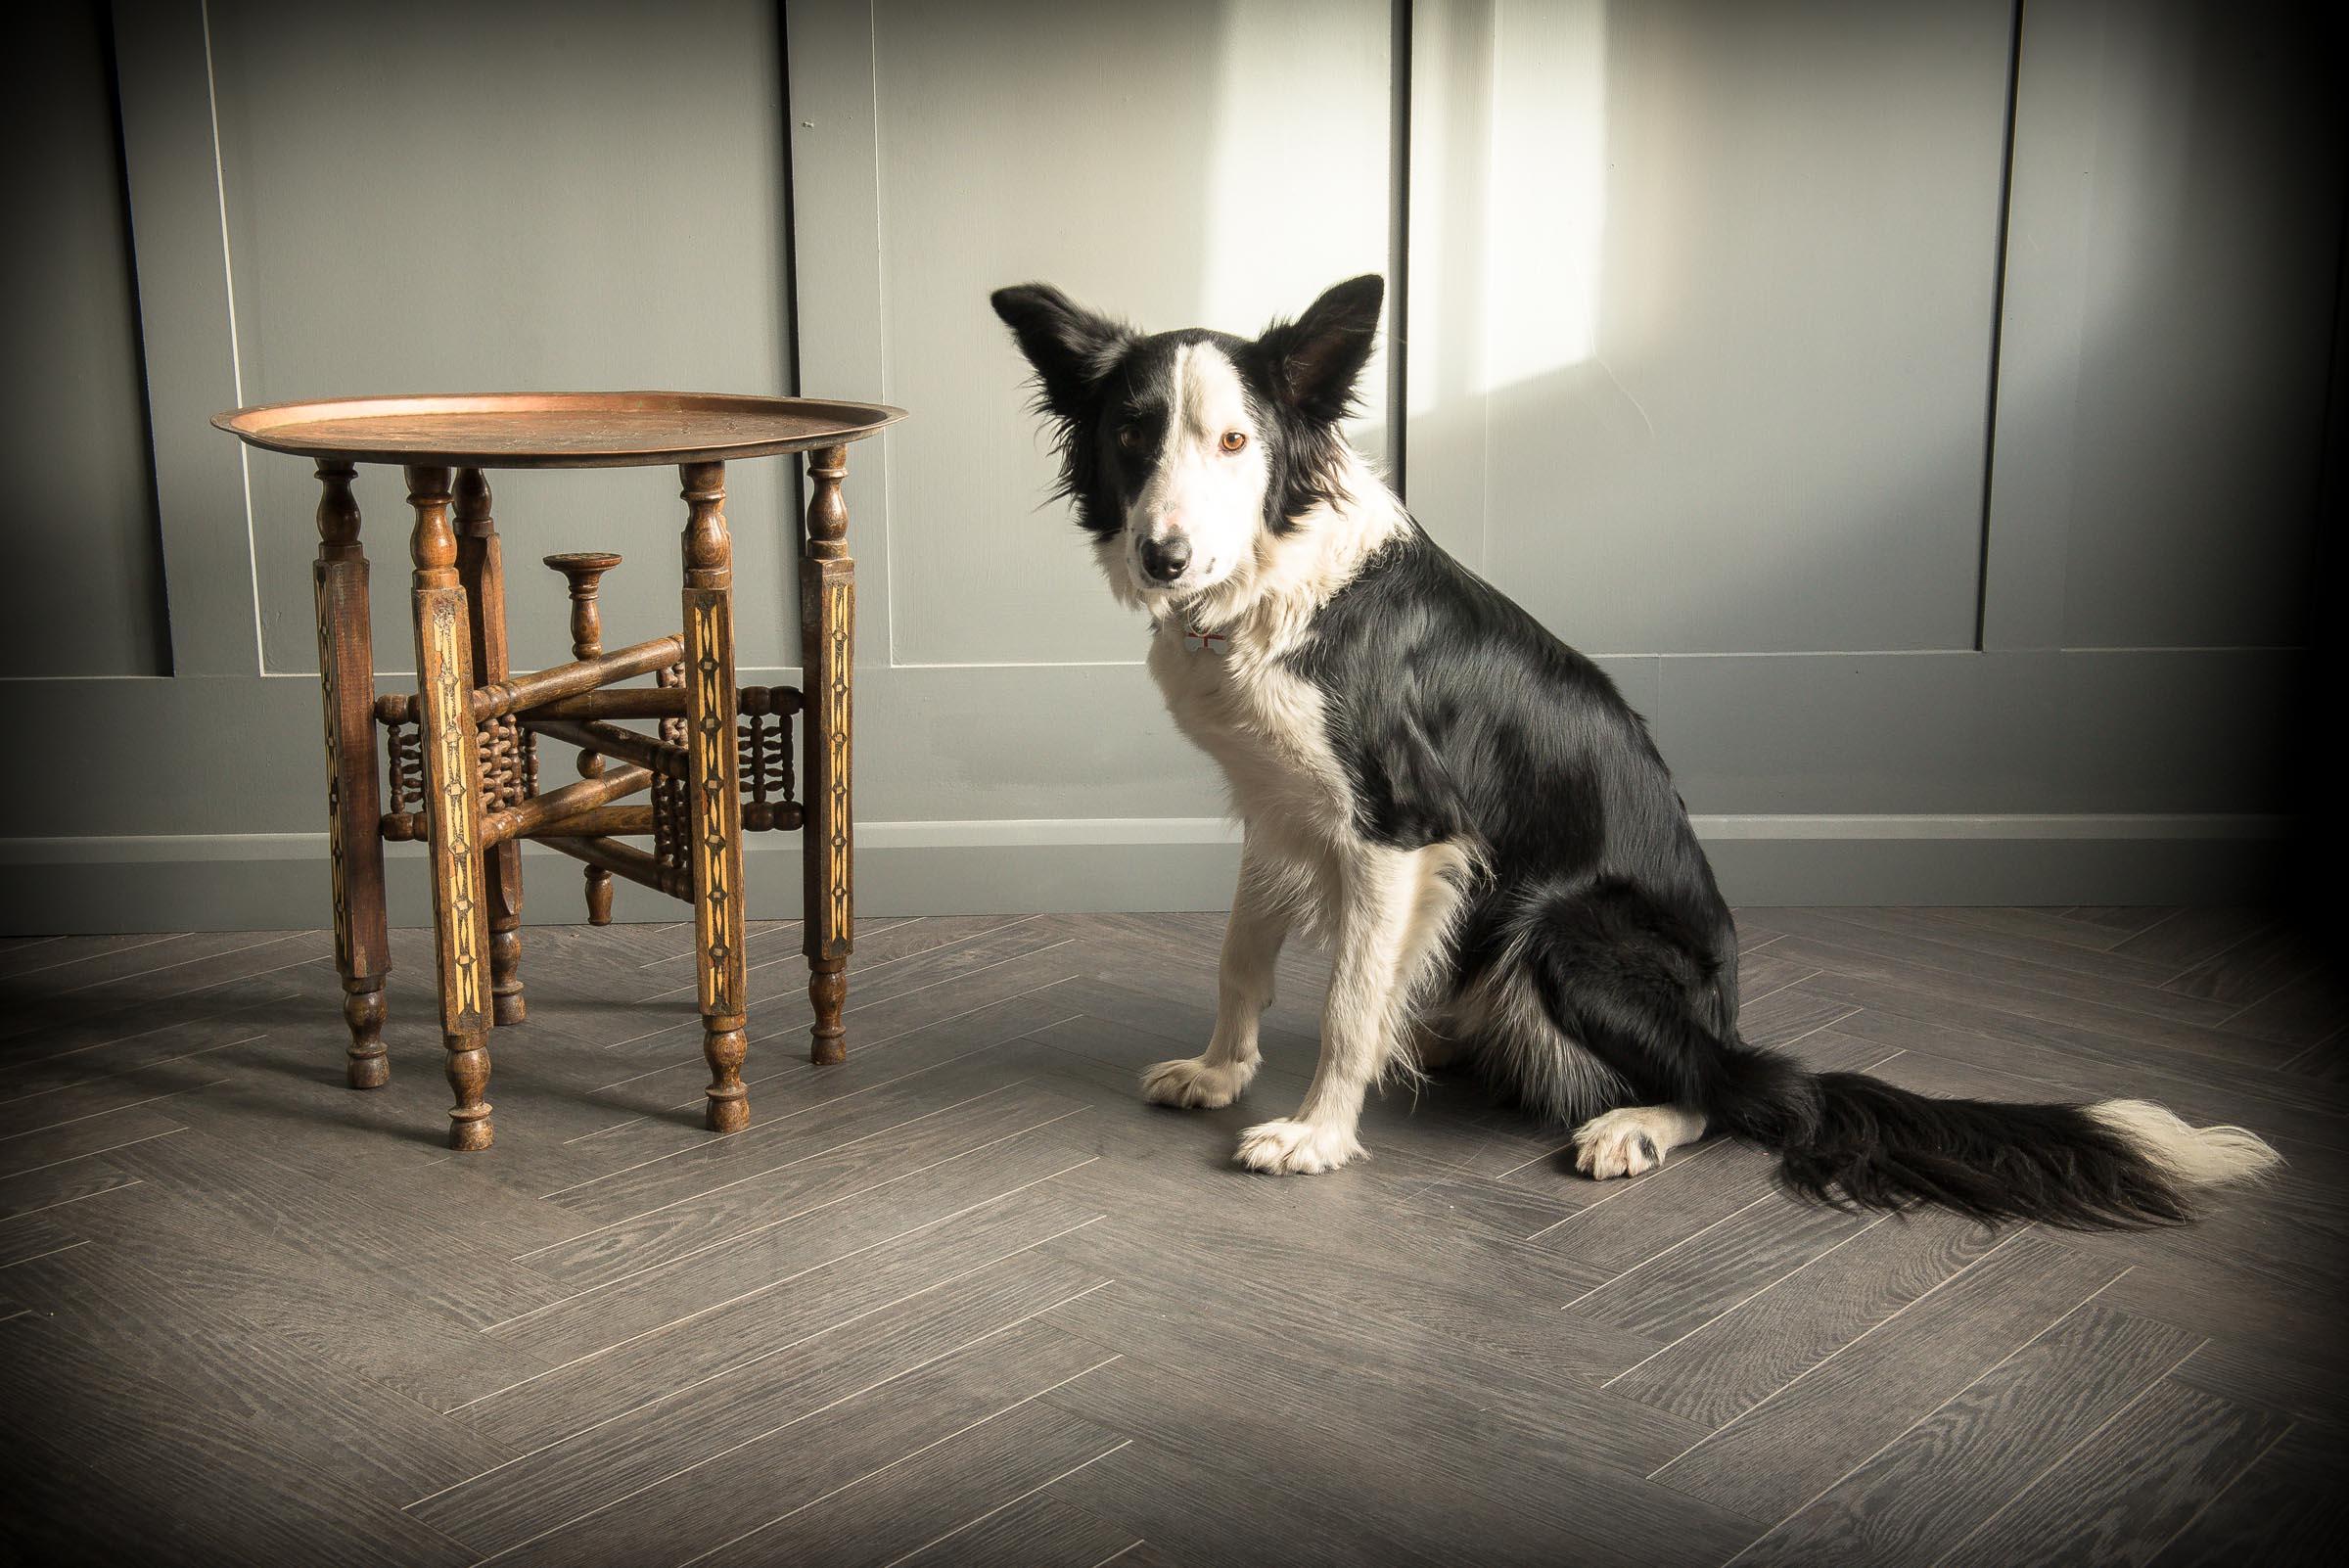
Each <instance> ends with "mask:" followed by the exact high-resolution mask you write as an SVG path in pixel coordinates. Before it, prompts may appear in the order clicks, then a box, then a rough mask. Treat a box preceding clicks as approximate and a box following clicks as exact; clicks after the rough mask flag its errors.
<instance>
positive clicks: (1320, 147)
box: [1165, 0, 1392, 456]
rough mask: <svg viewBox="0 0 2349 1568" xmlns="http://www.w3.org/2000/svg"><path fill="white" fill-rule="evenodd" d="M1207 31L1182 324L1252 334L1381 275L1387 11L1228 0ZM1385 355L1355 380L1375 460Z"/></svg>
mask: <svg viewBox="0 0 2349 1568" xmlns="http://www.w3.org/2000/svg"><path fill="white" fill-rule="evenodd" d="M1219 25H1220V26H1221V37H1220V39H1219V40H1218V47H1219V51H1220V59H1219V62H1218V67H1217V69H1218V71H1219V76H1220V80H1219V83H1218V89H1217V107H1216V114H1215V118H1214V121H1213V124H1212V126H1211V129H1210V135H1211V139H1212V145H1211V146H1210V147H1208V148H1205V149H1203V150H1202V152H1203V154H1204V156H1205V157H1206V158H1207V160H1208V167H1209V170H1210V174H1209V181H1208V186H1207V203H1206V211H1205V212H1204V213H1203V214H1201V220H1202V221H1203V222H1204V224H1205V228H1206V237H1207V244H1206V246H1205V248H1204V259H1205V264H1204V265H1203V267H1202V268H1201V272H1200V279H1199V299H1198V314H1197V315H1196V316H1195V317H1194V318H1193V319H1194V320H1195V321H1196V322H1197V323H1198V324H1201V325H1206V326H1212V327H1219V328H1222V329H1224V330H1227V331H1230V332H1235V333H1239V334H1241V335H1243V336H1254V335H1255V334H1256V333H1257V332H1259V331H1261V330H1263V328H1264V327H1265V326H1266V324H1267V322H1269V321H1270V320H1271V319H1272V318H1273V317H1275V316H1294V315H1296V314H1297V313H1298V312H1299V311H1301V310H1303V309H1304V308H1305V307H1306V306H1307V305H1309V304H1311V303H1313V299H1314V297H1315V296H1317V295H1318V294H1320V292H1321V291H1322V290H1324V289H1326V288H1328V287H1329V286H1330V285H1331V284H1333V283H1337V282H1340V281H1342V280H1343V279H1346V278H1351V277H1356V276H1359V274H1361V273H1364V272H1384V271H1385V270H1386V266H1387V232H1388V208H1389V202H1390V192H1389V188H1388V187H1389V184H1390V165H1391V158H1390V154H1389V141H1388V135H1389V131H1388V123H1389V118H1390V113H1389V112H1390V104H1391V87H1390V81H1391V78H1390V76H1389V70H1390V67H1391V55H1392V50H1391V47H1390V43H1391V39H1390V31H1391V29H1390V25H1389V22H1388V16H1387V11H1386V8H1385V7H1383V6H1365V5H1363V4H1361V3H1360V0H1303V3H1291V0H1227V3H1226V5H1225V6H1224V7H1223V11H1222V15H1221V18H1220V19H1219ZM1166 216H1167V220H1168V221H1169V222H1181V221H1185V220H1186V219H1187V218H1188V217H1189V214H1185V213H1175V212H1170V213H1168V214H1166ZM1183 324H1184V325H1189V324H1190V323H1183ZM1165 325H1170V326H1172V325H1175V323H1172V322H1170V323H1166V324H1165ZM1383 362H1384V356H1383V355H1381V356H1380V357H1379V358H1377V359H1374V360H1373V361H1372V362H1371V365H1370V367H1369V369H1368V370H1367V372H1366V373H1365V374H1364V376H1363V378H1362V387H1363V391H1364V393H1365V395H1364V397H1363V413H1364V418H1363V420H1362V421H1359V422H1358V423H1357V425H1356V427H1355V429H1356V434H1357V439H1358V440H1360V441H1362V442H1363V444H1364V445H1365V448H1366V449H1370V450H1371V451H1372V455H1373V456H1376V455H1377V450H1378V449H1380V448H1383V446H1384V441H1383V439H1382V438H1381V435H1380V431H1381V430H1382V429H1383V426H1384V424H1385V419H1386V409H1385V401H1386V399H1385V394H1384V391H1383V389H1384V387H1385V385H1386V379H1385V372H1384V370H1383V369H1381V368H1380V366H1381V365H1382V364H1383Z"/></svg>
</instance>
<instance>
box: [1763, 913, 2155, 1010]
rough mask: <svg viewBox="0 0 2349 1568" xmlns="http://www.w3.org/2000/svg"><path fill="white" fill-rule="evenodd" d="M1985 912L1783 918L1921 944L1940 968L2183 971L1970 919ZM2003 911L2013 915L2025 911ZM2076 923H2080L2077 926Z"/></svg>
mask: <svg viewBox="0 0 2349 1568" xmlns="http://www.w3.org/2000/svg"><path fill="white" fill-rule="evenodd" d="M1980 912H1981V911H1978V910H1949V909H1849V908H1841V909H1798V910H1794V911H1791V912H1790V913H1788V914H1787V915H1785V916H1782V917H1781V924H1784V925H1785V926H1786V927H1787V929H1788V931H1789V932H1791V933H1793V934H1796V935H1803V936H1818V937H1823V938H1824V939H1825V940H1827V941H1830V942H1832V941H1836V940H1838V939H1843V940H1847V941H1848V940H1854V939H1859V938H1870V937H1874V938H1882V939H1887V940H1888V941H1891V942H1893V943H1894V945H1896V947H1897V945H1899V944H1906V943H1913V944H1916V945H1915V946H1914V947H1912V948H1910V949H1909V951H1910V952H1911V953H1913V954H1914V955H1916V956H1917V957H1919V959H1920V960H1921V961H1924V962H1928V963H1931V964H1933V965H1934V967H1939V968H1951V967H1957V970H1958V972H1959V973H1998V974H2002V975H2006V976H2008V977H2010V978H2014V977H2019V976H2020V975H2023V974H2036V975H2042V976H2050V971H2052V972H2060V973H2063V974H2069V975H2074V976H2077V977H2079V978H2081V979H2084V980H2092V981H2101V982H2103V983H2104V984H2105V985H2107V986H2113V987H2121V986H2137V987H2141V988H2144V989H2147V990H2152V989H2158V988H2159V987H2161V986H2162V985H2164V984H2165V983H2166V982H2168V981H2169V980H2170V979H2171V978H2172V977H2173V976H2175V975H2176V974H2177V972H2178V971H2177V969H2176V968H2175V967H2174V966H2173V965H2170V964H2166V963H2151V962H2147V961H2146V960H2145V959H2142V958H2126V957H2122V956H2120V955H2118V954H2115V953H2111V952H2106V951H2102V950H2100V949H2097V948H2093V947H2081V946H2079V945H2075V944H2072V943H2067V942H2060V941H2050V940H2049V939H2048V938H2047V937H2046V936H2044V935H2041V934H2039V933H2038V932H2036V931H2034V932H2033V933H2032V934H2031V935H2028V936H2017V935H2014V934H2012V933H2010V932H2008V931H2005V930H2003V929H2001V928H1999V927H1997V926H1992V925H1985V924H1982V923H1980V922H1979V921H1978V920H1976V919H1969V918H1965V917H1966V916H1972V915H1978V914H1979V913H1980ZM2005 912H2006V913H2007V914H2009V915H2014V914H2020V913H2023V912H2024V911H2019V910H2009V911H2005ZM2073 929H2075V930H2077V929H2079V928H2078V927H2076V926H2075V927H2074V928H2073ZM1950 948H1957V949H1958V950H1959V951H1960V952H1964V953H1970V954H1972V955H1973V957H1974V958H1975V959H1977V960H1981V959H1995V960H2001V961H2002V962H2003V965H2004V967H1999V968H1996V969H1992V970H1977V969H1976V968H1975V967H1974V966H1973V965H1972V964H1968V963H1965V962H1964V961H1963V960H1960V959H1957V958H1956V957H1955V956H1954V955H1953V954H1951V953H1950V952H1949V951H1948V949H1950ZM2050 978H2051V977H2050Z"/></svg>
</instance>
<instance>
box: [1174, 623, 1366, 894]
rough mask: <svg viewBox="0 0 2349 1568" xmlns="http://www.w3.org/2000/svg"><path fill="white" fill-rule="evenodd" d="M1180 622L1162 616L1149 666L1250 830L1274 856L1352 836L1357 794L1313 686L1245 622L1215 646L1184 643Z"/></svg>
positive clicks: (1307, 853) (1313, 854)
mask: <svg viewBox="0 0 2349 1568" xmlns="http://www.w3.org/2000/svg"><path fill="white" fill-rule="evenodd" d="M1184 630H1185V628H1184V627H1183V626H1182V625H1181V624H1179V623H1176V622H1174V621H1169V622H1167V623H1163V624H1162V625H1161V626H1160V627H1159V629H1158V634H1157V636H1156V637H1155V639H1154V640H1153V641H1152V643H1151V647H1150V673H1151V675H1152V677H1153V678H1154V679H1156V680H1157V682H1158V687H1159V690H1160V691H1161V692H1162V693H1163V694H1164V695H1165V697H1166V700H1167V711H1168V712H1169V713H1171V714H1172V715H1174V723H1175V726H1176V727H1177V728H1179V729H1180V730H1181V731H1182V732H1183V734H1184V735H1186V736H1188V737H1189V738H1190V740H1191V741H1192V743H1193V744H1194V745H1196V746H1198V747H1199V748H1200V749H1201V750H1202V751H1204V752H1206V753H1207V754H1208V755H1209V756H1210V757H1212V758H1214V759H1215V760H1216V761H1217V763H1218V765H1220V766H1221V768H1222V770H1223V777H1224V781H1225V783H1226V784H1227V785H1228V787H1229V789H1230V791H1231V807H1232V811H1233V814H1235V815H1237V816H1238V817H1239V818H1240V819H1241V820H1242V821H1244V822H1245V823H1246V824H1247V825H1248V831H1249V834H1250V837H1251V839H1252V840H1253V839H1255V838H1257V837H1258V836H1260V835H1261V836H1263V837H1264V839H1265V842H1266V847H1267V849H1276V850H1277V853H1279V854H1280V856H1281V858H1283V859H1286V860H1291V861H1304V862H1308V863H1313V864H1317V863H1318V862H1320V861H1322V860H1324V859H1325V858H1326V857H1327V856H1328V854H1329V853H1331V852H1332V851H1333V850H1336V849H1338V848H1339V847H1340V846H1341V845H1342V844H1343V843H1344V842H1345V841H1346V840H1348V839H1349V838H1351V837H1352V836H1353V822H1354V796H1353V791H1352V789H1351V787H1350V786H1349V784H1348V782H1347V777H1346V771H1345V769H1344V768H1343V767H1342V766H1341V765H1340V764H1339V762H1338V759H1337V756H1336V754H1335V753H1334V752H1332V751H1331V749H1330V745H1329V731H1328V726H1327V723H1326V719H1325V715H1324V712H1323V703H1322V697H1321V693H1320V690H1319V689H1318V688H1317V687H1315V686H1314V685H1313V683H1312V682H1311V681H1308V680H1305V679H1304V678H1302V677H1300V676H1299V675H1297V674H1295V673H1293V672H1292V671H1291V670H1290V669H1288V668H1287V667H1286V666H1285V665H1283V664H1282V662H1281V661H1280V660H1279V658H1278V657H1277V656H1274V655H1272V654H1270V653H1268V652H1267V649H1266V648H1265V647H1264V646H1263V645H1262V644H1261V642H1259V641H1258V640H1257V639H1256V638H1255V637H1253V636H1252V635H1251V634H1250V633H1249V632H1248V631H1245V630H1235V631H1234V632H1232V633H1230V634H1229V635H1230V638H1231V642H1230V647H1229V650H1228V651H1227V652H1225V653H1222V654H1216V653H1210V652H1205V651H1200V650H1195V649H1192V648H1189V647H1186V646H1185V638H1184Z"/></svg>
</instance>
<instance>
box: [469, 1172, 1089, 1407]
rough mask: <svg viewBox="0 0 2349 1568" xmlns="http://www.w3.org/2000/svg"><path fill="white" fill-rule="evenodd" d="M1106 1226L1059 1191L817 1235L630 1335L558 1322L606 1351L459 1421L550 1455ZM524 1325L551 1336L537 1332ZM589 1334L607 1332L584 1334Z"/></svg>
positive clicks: (699, 1286)
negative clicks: (692, 1390) (732, 1374)
mask: <svg viewBox="0 0 2349 1568" xmlns="http://www.w3.org/2000/svg"><path fill="white" fill-rule="evenodd" d="M1098 1218H1099V1215H1098V1213H1097V1211H1094V1210H1093V1209H1091V1208H1090V1207H1089V1206H1087V1205H1085V1204H1082V1203H1077V1202H1073V1201H1071V1200H1069V1199H1067V1198H1066V1197H1064V1196H1062V1195H1060V1194H1058V1193H1056V1192H1053V1191H1050V1190H1044V1191H1035V1190H1030V1189H1026V1188H1022V1189H1017V1190H1015V1191H1012V1192H1010V1193H1007V1194H1005V1195H1003V1196H999V1197H996V1198H992V1199H990V1200H989V1201H987V1202H985V1203H981V1204H979V1205H977V1206H975V1207H974V1208H972V1209H969V1210H956V1211H953V1212H950V1213H948V1214H946V1215H944V1216H942V1217H941V1218H939V1219H936V1220H932V1221H930V1222H928V1223H927V1224H924V1225H922V1226H920V1227H919V1228H914V1229H910V1230H907V1231H905V1232H901V1233H898V1234H895V1235H889V1236H886V1237H885V1238H883V1239H881V1240H879V1241H877V1242H875V1243H873V1244H871V1245H868V1246H866V1247H863V1248H856V1249H850V1250H845V1251H842V1250H832V1249H836V1248H838V1247H839V1246H840V1243H839V1242H838V1241H827V1240H825V1239H824V1238H816V1237H809V1238H806V1239H807V1240H810V1241H817V1242H818V1243H819V1244H818V1245H816V1246H814V1247H812V1248H809V1249H808V1250H807V1251H806V1252H804V1253H802V1254H801V1255H799V1256H796V1257H790V1258H788V1259H787V1260H778V1261H777V1262H776V1263H773V1264H770V1265H769V1267H770V1268H772V1273H771V1276H770V1277H767V1278H763V1279H760V1281H759V1282H758V1283H756V1284H752V1285H748V1286H743V1287H740V1288H730V1287H731V1285H732V1282H733V1281H734V1280H737V1279H739V1278H740V1277H741V1275H740V1274H739V1273H737V1272H735V1271H734V1270H732V1269H729V1270H727V1271H726V1272H725V1273H723V1274H717V1275H716V1276H715V1277H712V1275H713V1274H714V1272H715V1271H714V1270H703V1271H700V1273H699V1274H698V1276H697V1277H696V1278H695V1279H694V1280H693V1281H692V1285H693V1290H694V1296H693V1297H689V1298H688V1299H695V1298H698V1303H697V1305H696V1307H695V1308H694V1310H693V1311H690V1312H686V1313H682V1314H679V1315H677V1316H676V1317H674V1318H671V1319H670V1320H668V1321H667V1322H664V1323H661V1324H659V1325H658V1326H656V1327H652V1328H648V1329H642V1330H639V1331H638V1332H636V1333H633V1334H629V1335H627V1336H626V1337H624V1338H612V1339H604V1338H603V1335H605V1334H609V1333H610V1332H611V1329H610V1328H608V1327H605V1326H603V1325H606V1324H610V1323H612V1322H613V1320H614V1317H615V1314H612V1313H609V1312H607V1313H604V1314H598V1315H596V1316H594V1317H592V1318H589V1319H587V1320H586V1321H585V1322H584V1323H582V1322H581V1321H580V1318H579V1316H578V1314H571V1315H569V1316H567V1318H566V1319H565V1320H564V1321H563V1322H562V1323H561V1324H560V1325H559V1326H560V1328H562V1329H563V1330H566V1331H569V1334H570V1338H569V1344H568V1345H566V1346H565V1347H564V1348H569V1346H570V1345H576V1344H580V1343H582V1342H583V1341H584V1340H586V1339H589V1338H596V1339H602V1341H603V1342H602V1343H599V1344H596V1345H595V1346H594V1348H593V1349H591V1350H584V1351H581V1352H579V1353H578V1354H576V1355H575V1356H574V1357H572V1358H571V1359H570V1360H565V1361H563V1362H561V1363H560V1364H558V1365H557V1366H556V1367H555V1368H554V1369H553V1370H552V1371H549V1372H547V1373H545V1374H543V1375H541V1376H538V1377H534V1378H530V1379H528V1380H526V1381H523V1382H518V1383H516V1384H513V1385H511V1386H510V1387H507V1388H503V1389H499V1390H495V1391H489V1392H484V1394H483V1395H482V1397H481V1398H480V1399H478V1400H476V1401H474V1402H473V1403H471V1404H468V1405H465V1406H462V1407H459V1408H458V1409H457V1411H456V1412H455V1413H457V1414H458V1415H460V1416H462V1417H463V1418H464V1419H465V1420H466V1421H467V1422H469V1423H470V1424H472V1425H473V1426H474V1427H475V1428H477V1429H478V1430H480V1431H481V1432H483V1433H484V1434H485V1435H487V1436H488V1437H490V1438H492V1439H494V1440H495V1441H497V1442H500V1443H503V1444H506V1445H508V1446H509V1447H511V1448H513V1449H515V1450H516V1451H518V1452H522V1451H530V1450H535V1449H538V1448H542V1447H544V1446H546V1445H547V1444H549V1443H553V1442H556V1441H558V1440H560V1439H562V1438H567V1437H570V1436H571V1435H573V1434H574V1433H576V1432H580V1431H584V1430H585V1429H586V1428H588V1427H590V1426H592V1425H594V1424H595V1423H596V1422H598V1421H600V1420H604V1419H607V1418H609V1417H610V1416H612V1415H614V1414H616V1413H619V1412H621V1411H624V1410H633V1409H637V1408H640V1407H644V1406H646V1405H650V1404H651V1403H653V1402H654V1401H656V1400H659V1399H662V1398H664V1397H666V1396H667V1395H668V1394H670V1393H672V1392H674V1391H675V1390H677V1389H680V1388H684V1387H686V1386H688V1385H690V1384H693V1383H696V1382H699V1381H701V1380H703V1379H705V1378H711V1377H717V1376H722V1375H724V1373H725V1372H726V1371H727V1370H728V1369H729V1368H731V1367H734V1366H738V1365H746V1364H750V1363H753V1362H756V1361H758V1360H761V1359H762V1358H765V1357H767V1356H771V1355H773V1354H774V1353H775V1352H777V1351H778V1350H781V1349H784V1348H787V1347H789V1346H792V1345H795V1344H798V1343H800V1342H801V1341H803V1340H806V1339H810V1338H813V1337H815V1336H817V1335H819V1334H823V1333H828V1332H831V1331H833V1330H834V1329H837V1328H838V1327H840V1326H841V1325H843V1324H846V1323H849V1322H852V1321H853V1320H854V1319H856V1318H857V1317H860V1316H863V1315H864V1314H868V1313H875V1312H880V1311H882V1310H884V1309H886V1308H890V1307H894V1306H896V1305H897V1304H898V1303H900V1302H904V1301H908V1300H911V1299H912V1298H914V1297H917V1296H919V1295H921V1294H922V1293H923V1292H925V1291H932V1290H941V1289H950V1288H952V1282H953V1281H955V1280H958V1279H960V1278H962V1277H963V1276H964V1275H967V1274H975V1273H977V1272H979V1271H980V1270H982V1269H985V1268H991V1267H993V1266H994V1265H997V1264H1000V1263H1003V1262H1004V1261H1005V1260H1007V1259H1010V1258H1014V1257H1017V1256H1019V1255H1020V1254H1021V1253H1024V1252H1028V1251H1030V1250H1032V1249H1034V1248H1036V1247H1037V1246H1039V1245H1041V1244H1042V1243H1044V1242H1047V1241H1049V1240H1051V1239H1052V1238H1054V1237H1055V1236H1059V1235H1062V1234H1064V1233H1065V1232H1067V1231H1070V1230H1073V1229H1075V1228H1077V1227H1078V1226H1080V1225H1082V1224H1085V1223H1087V1222H1092V1221H1094V1220H1097V1219H1098ZM847 1239H852V1238H847ZM527 1326H528V1328H529V1329H530V1330H531V1331H533V1332H534V1336H535V1337H538V1338H541V1339H543V1338H544V1337H545V1334H546V1331H545V1330H544V1329H541V1328H539V1327H538V1325H536V1324H530V1325H527ZM621 1326H623V1327H624V1326H626V1323H625V1321H624V1320H623V1321H622V1325H621ZM582 1327H592V1328H594V1329H597V1330H599V1332H595V1333H592V1334H580V1333H579V1332H578V1330H579V1329H580V1328H582ZM517 1337H520V1336H517Z"/></svg>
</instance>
